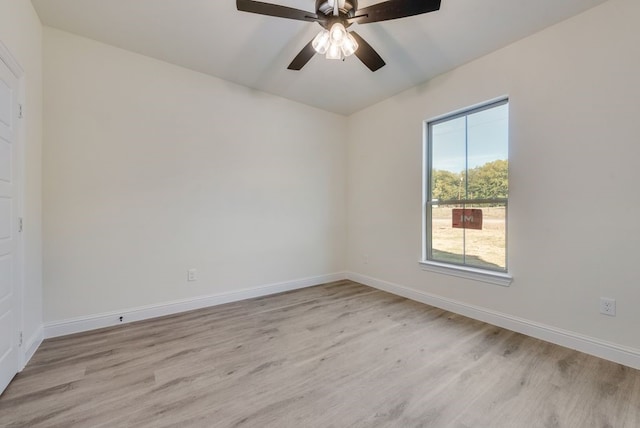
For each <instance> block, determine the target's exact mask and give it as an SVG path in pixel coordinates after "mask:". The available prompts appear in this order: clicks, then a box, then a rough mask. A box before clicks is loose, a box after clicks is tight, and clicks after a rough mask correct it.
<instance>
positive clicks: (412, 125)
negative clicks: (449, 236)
mask: <svg viewBox="0 0 640 428" xmlns="http://www.w3.org/2000/svg"><path fill="white" fill-rule="evenodd" d="M639 16H640V2H638V1H637V0H611V1H609V2H607V3H605V4H603V5H601V6H599V7H597V8H595V9H592V10H590V11H588V12H586V13H584V14H582V15H579V16H577V17H574V18H572V19H570V20H568V21H566V22H563V23H560V24H559V25H556V26H554V27H551V28H548V29H546V30H544V31H542V32H540V33H538V34H536V35H534V36H531V37H528V38H526V39H523V40H521V41H519V42H517V43H515V44H513V45H511V46H508V47H507V48H505V49H502V50H500V51H497V52H495V53H492V54H490V55H487V56H485V57H483V58H481V59H479V60H476V61H473V62H471V63H469V64H467V65H465V66H462V67H460V68H458V69H456V70H454V71H451V72H449V73H447V74H444V75H442V76H440V77H438V78H436V79H434V80H432V81H430V82H428V83H426V84H424V85H422V86H419V87H416V88H413V89H411V90H409V91H406V92H404V93H401V94H399V95H397V96H395V97H392V98H390V99H388V100H386V101H384V102H382V103H379V104H377V105H374V106H372V107H370V108H368V109H366V110H363V111H361V112H358V113H357V114H355V115H353V116H352V117H350V121H349V137H348V141H349V154H348V159H349V160H348V166H347V171H348V197H347V200H348V208H347V212H348V223H347V224H348V231H349V240H348V269H349V271H352V272H354V273H356V274H358V275H359V277H360V278H365V279H366V278H368V279H369V280H372V281H374V280H380V281H384V282H387V283H391V284H393V285H399V286H402V287H406V288H409V289H411V290H413V291H417V292H419V293H423V294H429V295H435V296H437V297H439V298H442V299H445V300H447V299H450V300H453V301H456V302H458V303H461V304H463V305H467V306H469V307H476V308H481V309H482V310H486V311H489V312H494V313H501V314H503V315H507V316H512V317H516V318H520V319H524V320H528V321H530V322H532V323H540V324H544V325H546V326H551V327H553V328H556V329H562V330H566V331H569V332H571V333H575V334H577V335H584V336H588V337H589V338H595V339H597V340H599V341H604V342H610V343H613V344H614V345H620V346H622V347H625V346H626V347H629V348H632V350H635V352H636V353H640V335H639V334H638V326H639V325H640V311H639V310H638V302H640V286H639V282H638V243H639V242H640V222H638V221H636V220H635V216H636V215H637V214H638V212H639V210H640V204H639V201H640V199H639V197H638V191H637V186H638V180H639V179H640V172H639V171H640V168H639V167H638V159H640V138H639V137H638V135H640V132H639V129H640V128H639V127H638V118H640V102H639V100H640V85H639V84H638V76H640V55H639V52H640V51H639V50H638V41H639V40H640V26H638V23H637V21H638V17H639ZM502 95H509V97H510V100H511V103H510V111H511V124H510V125H511V134H510V168H511V170H510V201H509V248H508V252H509V254H508V256H509V265H510V271H511V273H512V274H513V276H514V280H513V283H512V285H511V287H508V288H506V287H500V286H495V285H487V284H484V283H478V282H474V281H471V280H465V279H460V278H455V277H451V276H444V275H441V274H436V273H431V272H426V271H423V270H421V269H420V267H419V265H418V260H419V259H420V257H421V200H422V199H421V198H422V196H421V192H422V190H421V168H422V164H421V160H422V123H423V121H424V120H426V119H429V118H432V117H435V116H438V115H442V114H445V113H447V112H451V111H454V110H458V109H461V108H464V107H466V106H470V105H474V104H477V103H480V102H483V101H486V100H490V99H493V98H496V97H500V96H502ZM364 255H367V256H368V258H369V262H368V264H366V263H365V262H364ZM358 275H356V276H358ZM600 296H607V297H613V298H616V299H617V302H618V315H617V317H615V318H611V317H606V316H603V315H600V314H599V312H598V302H599V297H600Z"/></svg>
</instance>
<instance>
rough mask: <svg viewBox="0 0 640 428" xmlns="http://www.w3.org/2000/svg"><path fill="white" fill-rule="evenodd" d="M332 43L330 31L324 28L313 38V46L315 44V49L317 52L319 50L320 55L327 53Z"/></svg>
mask: <svg viewBox="0 0 640 428" xmlns="http://www.w3.org/2000/svg"><path fill="white" fill-rule="evenodd" d="M330 43H331V39H330V37H329V31H327V30H322V31H320V32H319V33H318V35H317V36H316V37H315V38H314V39H313V42H312V43H311V46H313V49H314V50H315V51H316V52H318V53H319V54H320V55H324V54H325V53H327V50H328V49H329V44H330Z"/></svg>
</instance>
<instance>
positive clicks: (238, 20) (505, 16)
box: [32, 0, 606, 115]
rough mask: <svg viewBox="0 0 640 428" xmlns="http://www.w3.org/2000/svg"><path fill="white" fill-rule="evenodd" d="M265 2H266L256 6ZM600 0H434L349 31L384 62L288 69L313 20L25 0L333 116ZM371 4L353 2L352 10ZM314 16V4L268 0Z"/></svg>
mask: <svg viewBox="0 0 640 428" xmlns="http://www.w3.org/2000/svg"><path fill="white" fill-rule="evenodd" d="M264 1H267V0H264ZM604 1H606V0H561V1H559V0H442V7H441V9H440V11H438V12H433V13H429V14H425V15H419V16H414V17H410V18H403V19H399V20H394V21H386V22H380V23H373V24H365V25H358V24H354V25H353V26H352V27H351V29H353V30H357V32H358V33H359V34H360V35H361V36H362V37H363V38H365V39H366V40H367V41H368V42H369V44H371V45H372V46H373V47H374V49H376V51H377V52H378V53H379V54H380V55H381V56H382V58H383V59H384V60H385V61H386V63H387V65H386V66H385V67H383V68H381V69H380V70H378V71H377V72H375V73H372V72H371V71H369V69H367V68H366V67H365V66H364V65H363V64H362V63H361V62H360V61H359V60H358V59H357V58H356V57H355V56H353V57H349V58H347V59H346V60H345V61H344V62H342V61H329V60H326V59H324V58H323V57H321V56H318V55H316V56H315V57H314V58H313V59H312V60H311V61H310V62H309V63H308V64H307V65H306V66H305V67H304V68H303V69H302V70H301V71H291V70H287V66H288V65H289V63H290V62H291V60H292V59H293V58H294V57H295V55H296V54H297V53H298V52H299V51H300V49H302V47H303V46H304V45H306V44H307V43H308V42H309V41H310V40H311V39H312V38H313V37H314V36H315V35H316V34H317V33H318V31H319V29H320V27H319V26H318V25H317V24H315V23H309V22H302V21H293V20H288V19H281V18H274V17H269V16H262V15H256V14H251V13H246V12H238V11H237V10H236V5H235V1H234V0H32V3H33V5H34V7H35V8H36V11H37V12H38V14H39V16H40V19H41V20H42V22H43V24H45V25H48V26H51V27H55V28H59V29H62V30H66V31H69V32H71V33H75V34H78V35H81V36H85V37H88V38H91V39H94V40H98V41H101V42H104V43H108V44H110V45H114V46H118V47H121V48H124V49H127V50H130V51H133V52H138V53H140V54H143V55H147V56H150V57H154V58H157V59H160V60H163V61H167V62H170V63H173V64H177V65H181V66H183V67H187V68H190V69H192V70H196V71H200V72H203V73H207V74H210V75H212V76H216V77H219V78H222V79H225V80H228V81H231V82H236V83H239V84H241V85H244V86H248V87H250V88H254V89H259V90H262V91H265V92H268V93H271V94H275V95H279V96H282V97H285V98H289V99H292V100H295V101H299V102H301V103H304V104H308V105H311V106H315V107H318V108H321V109H324V110H328V111H333V112H336V113H339V114H345V115H348V114H351V113H353V112H355V111H358V110H360V109H362V108H364V107H367V106H369V105H371V104H374V103H376V102H378V101H380V100H383V99H385V98H387V97H389V96H391V95H394V94H396V93H398V92H401V91H403V90H405V89H408V88H410V87H412V86H415V85H417V84H419V83H422V82H424V81H426V80H429V79H431V78H432V77H434V76H436V75H438V74H441V73H443V72H446V71H448V70H451V69H453V68H455V67H457V66H459V65H461V64H464V63H466V62H469V61H470V60H472V59H474V58H478V57H480V56H482V55H484V54H487V53H489V52H492V51H494V50H496V49H499V48H501V47H503V46H506V45H508V44H510V43H512V42H514V41H516V40H518V39H521V38H523V37H526V36H528V35H530V34H533V33H535V32H537V31H539V30H541V29H543V28H545V27H548V26H550V25H552V24H554V23H557V22H560V21H562V20H564V19H566V18H569V17H571V16H573V15H576V14H578V13H580V12H582V11H584V10H586V9H589V8H591V7H593V6H596V5H598V4H600V3H604ZM379 2H380V0H359V7H360V8H362V7H365V6H369V5H371V4H375V3H379ZM272 3H277V4H281V5H285V6H289V7H295V8H297V9H304V10H309V11H313V10H314V6H315V1H314V0H273V1H272Z"/></svg>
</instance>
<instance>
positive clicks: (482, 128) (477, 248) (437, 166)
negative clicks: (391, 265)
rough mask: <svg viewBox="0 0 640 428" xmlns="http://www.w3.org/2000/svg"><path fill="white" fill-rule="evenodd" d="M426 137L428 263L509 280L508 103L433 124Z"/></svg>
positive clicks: (426, 242) (441, 119)
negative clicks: (507, 273)
mask: <svg viewBox="0 0 640 428" xmlns="http://www.w3.org/2000/svg"><path fill="white" fill-rule="evenodd" d="M425 136H426V141H425V162H424V169H425V171H424V172H425V203H424V211H425V216H424V217H425V224H424V226H425V227H424V231H425V239H424V244H425V245H424V246H425V248H424V254H423V263H424V264H425V265H434V266H440V267H441V268H442V267H444V268H449V270H450V271H455V270H457V271H465V270H466V271H467V272H475V273H478V274H480V275H482V274H484V276H485V277H486V276H487V274H488V276H490V277H498V278H500V277H502V278H503V279H505V278H510V277H508V276H507V275H506V272H507V205H508V196H509V178H508V168H509V161H508V150H509V102H508V100H506V99H505V100H501V101H497V102H492V103H490V104H487V105H483V106H481V107H475V108H472V109H469V110H466V111H463V112H459V113H455V114H452V115H449V116H446V117H443V118H439V119H437V120H433V121H429V122H427V123H426V132H425ZM501 274H504V275H501ZM463 276H465V275H463ZM472 276H473V275H472ZM509 281H510V279H509ZM491 282H493V281H491Z"/></svg>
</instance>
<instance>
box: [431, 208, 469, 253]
mask: <svg viewBox="0 0 640 428" xmlns="http://www.w3.org/2000/svg"><path fill="white" fill-rule="evenodd" d="M453 206H454V205H446V206H442V205H438V206H433V207H432V208H431V248H432V252H431V257H432V260H435V261H439V262H444V263H455V264H459V265H462V264H464V229H454V228H453V227H451V222H452V217H451V216H452V212H453V211H452V207H453Z"/></svg>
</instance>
